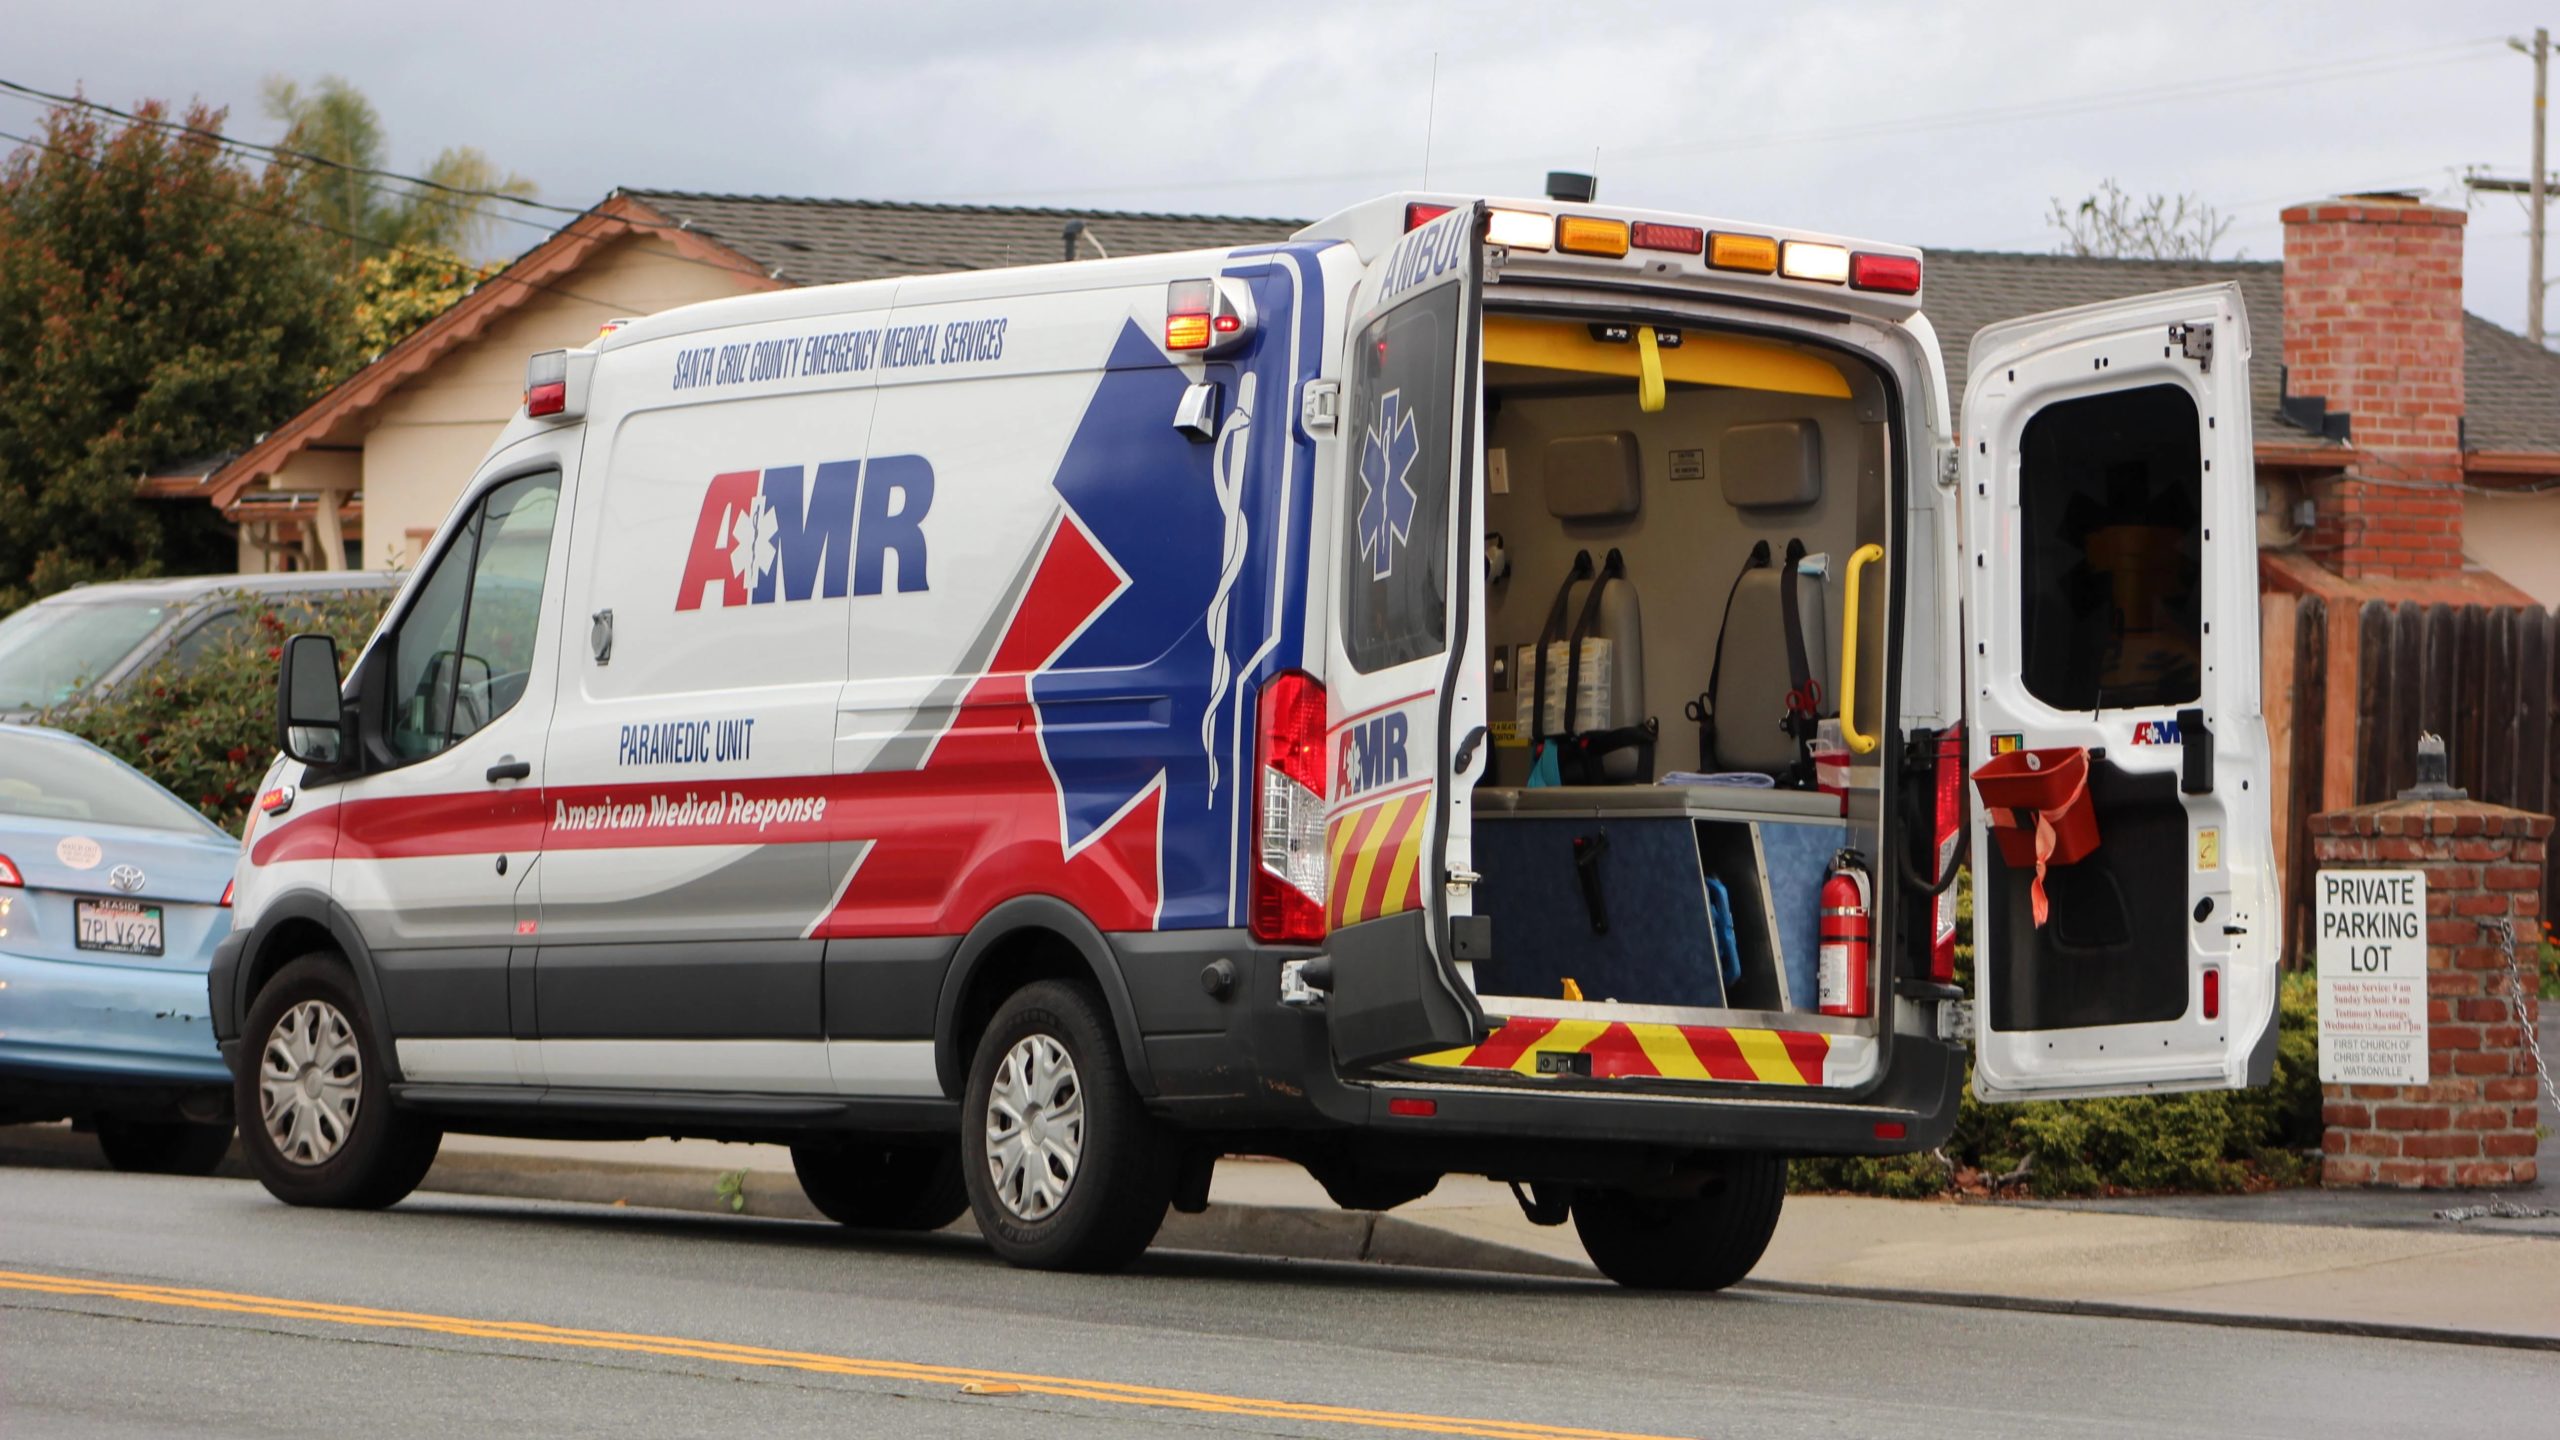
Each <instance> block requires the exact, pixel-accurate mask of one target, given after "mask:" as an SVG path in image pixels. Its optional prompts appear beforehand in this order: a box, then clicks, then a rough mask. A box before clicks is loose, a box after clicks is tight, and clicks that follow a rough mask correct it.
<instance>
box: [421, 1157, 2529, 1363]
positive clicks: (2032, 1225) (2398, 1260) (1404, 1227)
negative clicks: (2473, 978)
mask: <svg viewBox="0 0 2560 1440" xmlns="http://www.w3.org/2000/svg"><path fill="white" fill-rule="evenodd" d="M731 1171H739V1172H744V1173H743V1182H744V1183H743V1188H742V1193H743V1195H744V1197H745V1200H746V1211H745V1213H748V1214H754V1215H771V1216H777V1217H798V1218H815V1217H816V1212H815V1211H814V1210H812V1209H811V1208H810V1207H809V1204H808V1202H807V1201H806V1200H805V1199H804V1198H802V1196H801V1194H800V1191H799V1187H798V1184H797V1182H795V1181H794V1180H793V1178H792V1175H791V1158H790V1154H789V1152H788V1151H785V1150H783V1149H781V1148H779V1147H775V1146H766V1145H725V1144H719V1143H716V1142H712V1141H698V1140H691V1141H673V1140H653V1141H641V1142H635V1143H630V1144H595V1145H583V1146H581V1145H564V1144H554V1143H549V1142H542V1141H520V1140H499V1139H489V1138H483V1137H474V1136H455V1137H452V1138H450V1139H448V1140H447V1141H446V1142H445V1150H444V1153H443V1157H442V1158H441V1159H439V1161H438V1162H437V1165H436V1169H435V1171H434V1173H432V1174H431V1175H429V1176H428V1179H427V1184H428V1186H429V1188H432V1189H440V1190H451V1191H459V1192H467V1193H473V1194H499V1195H514V1196H522V1197H526V1198H548V1199H576V1200H587V1201H594V1202H599V1203H605V1204H617V1203H619V1204H631V1205H649V1206H660V1207H670V1208H678V1209H693V1210H711V1211H719V1210H725V1209H727V1208H728V1204H727V1202H726V1201H725V1200H724V1199H723V1198H722V1197H721V1196H720V1194H719V1177H720V1176H721V1174H722V1173H724V1172H731ZM2431 1198H2432V1199H2433V1200H2434V1202H2435V1203H2436V1204H2438V1205H2451V1204H2462V1203H2469V1202H2470V1201H2471V1200H2473V1199H2474V1198H2475V1197H2470V1196H2437V1197H2431ZM953 1228H954V1229H955V1230H958V1231H967V1230H969V1229H970V1228H971V1226H970V1222H969V1221H967V1220H966V1219H963V1220H962V1221H960V1222H959V1224H958V1225H956V1226H954V1227H953ZM1157 1243H1158V1244H1159V1245H1161V1246H1165V1247H1169V1248H1175V1249H1188V1250H1204V1251H1214V1252H1220V1253H1228V1254H1249V1255H1263V1256H1274V1257H1279V1258H1286V1259H1302V1260H1358V1261H1368V1262H1373V1263H1383V1264H1401V1265H1426V1266H1437V1267H1442V1268H1453V1269H1468V1270H1484V1271H1495V1272H1503V1273H1511V1274H1519V1275H1539V1276H1563V1277H1583V1278H1593V1279H1596V1278H1597V1274H1596V1272H1595V1271H1593V1270H1592V1268H1591V1266H1590V1264H1589V1262H1588V1261H1587V1260H1585V1259H1584V1258H1583V1254H1582V1246H1581V1243H1580V1241H1579V1240H1577V1239H1576V1238H1575V1235H1574V1232H1573V1229H1572V1227H1571V1226H1570V1225H1567V1226H1562V1227H1557V1228H1552V1229H1549V1228H1541V1227H1539V1226H1535V1225H1532V1224H1530V1223H1529V1222H1528V1221H1527V1220H1526V1219H1525V1218H1524V1217H1523V1216H1522V1215H1521V1213H1520V1208H1519V1206H1518V1205H1517V1204H1516V1203H1515V1202H1514V1201H1513V1200H1512V1198H1511V1193H1510V1190H1509V1189H1508V1187H1505V1186H1501V1185H1496V1184H1493V1183H1491V1182H1488V1181H1484V1180H1479V1179H1474V1178H1472V1177H1463V1176H1452V1177H1450V1178H1448V1179H1446V1180H1443V1181H1442V1182H1441V1183H1440V1186H1439V1188H1438V1189H1436V1190H1434V1191H1433V1192H1432V1193H1431V1194H1429V1195H1427V1196H1424V1197H1423V1198H1422V1199H1420V1200H1416V1201H1414V1202H1412V1203H1410V1204H1407V1205H1404V1206H1401V1207H1399V1208H1397V1209H1396V1210H1394V1211H1392V1212H1389V1213H1386V1214H1378V1213H1374V1212H1365V1211H1344V1210H1341V1209H1339V1208H1337V1207H1336V1206H1335V1205H1334V1204H1333V1202H1332V1201H1331V1200H1330V1199H1329V1198H1327V1197H1326V1195H1325V1193H1324V1191H1323V1189H1322V1188H1321V1187H1319V1186H1318V1185H1317V1184H1316V1183H1315V1182H1314V1180H1312V1179H1311V1178H1309V1177H1308V1176H1307V1174H1306V1173H1305V1172H1304V1171H1302V1170H1300V1169H1298V1168H1297V1167H1296V1166H1294V1165H1288V1164H1282V1163H1278V1162H1272V1161H1255V1160H1228V1161H1224V1162H1222V1163H1221V1164H1220V1165H1219V1167H1218V1172H1217V1178H1216V1181H1215V1183H1214V1184H1213V1185H1212V1186H1211V1188H1210V1207H1209V1209H1208V1210H1207V1211H1206V1212H1205V1213H1203V1214H1200V1215H1173V1216H1170V1217H1168V1218H1167V1220H1166V1223H1165V1228H1164V1231H1163V1233H1162V1235H1161V1236H1160V1237H1159V1239H1158V1240H1157ZM1750 1283H1751V1284H1753V1285H1757V1286H1761V1287H1764V1288H1784V1289H1805V1290H1813V1291H1820V1292H1825V1293H1845V1294H1857V1295H1871V1296H1875V1297H1877V1298H1895V1299H1906V1300H1909V1299H1919V1300H1928V1301H1932V1302H1937V1303H1957V1304H1989V1305H2001V1306H2008V1307H2012V1308H2031V1309H2051V1310H2060V1311H2071V1310H2081V1311H2089V1312H2093V1313H2110V1314H2153V1313H2158V1314H2161V1315H2162V1316H2163V1317H2164V1318H2172V1317H2175V1318H2189V1319H2197V1320H2208V1321H2215V1322H2223V1323H2251V1324H2265V1323H2273V1324H2281V1325H2287V1326H2294V1327H2305V1328H2319V1329H2344V1330H2356V1331H2371V1332H2373V1333H2381V1334H2399V1333H2414V1332H2439V1333H2438V1334H2437V1335H2436V1336H2435V1338H2446V1339H2459V1338H2469V1339H2475V1340H2480V1341H2483V1342H2488V1343H2498V1342H2500V1341H2503V1343H2525V1344H2532V1345H2536V1346H2541V1347H2549V1348H2560V1240H2555V1239H2552V1238H2548V1237H2545V1236H2540V1235H2536V1234H2533V1233H2529V1232H2514V1231H2508V1232H2499V1231H2495V1230H2491V1229H2487V1228H2483V1227H2482V1226H2479V1225H2473V1226H2454V1225H2450V1224H2440V1226H2439V1228H2438V1229H2436V1230H2432V1231H2421V1230H2415V1229H2410V1228H2406V1227H2405V1226H2394V1227H2389V1228H2378V1227H2369V1226H2354V1225H2340V1224H2307V1225H2306V1224H2283V1223H2265V1222H2260V1221H2256V1220H2251V1219H2237V1220H2235V1219H2213V1218H2202V1217H2190V1216H2170V1215H2128V1214H2121V1213H2113V1212H2106V1211H2094V1210H2081V1209H2065V1208H2059V1207H2045V1206H2031V1205H2015V1204H1991V1203H1956V1202H1942V1201H1905V1200H1877V1199H1868V1198H1863V1197H1857V1196H1840V1195H1797V1196H1791V1197H1789V1198H1788V1201H1787V1208H1786V1213H1785V1217H1784V1218H1783V1219H1782V1220H1781V1221H1780V1223H1779V1226H1778V1233H1777V1237H1776V1239H1775V1240H1774V1241H1773V1242H1772V1243H1771V1245H1770V1249H1769V1253H1768V1255H1767V1257H1766V1258H1764V1259H1763V1260H1762V1261H1761V1263H1760V1266H1759V1268H1758V1269H1757V1270H1755V1271H1754V1272H1753V1273H1752V1279H1751V1282H1750Z"/></svg>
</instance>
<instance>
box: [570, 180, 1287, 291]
mask: <svg viewBox="0 0 2560 1440" xmlns="http://www.w3.org/2000/svg"><path fill="white" fill-rule="evenodd" d="M620 193H622V194H624V195H628V196H630V197H631V198H632V199H634V200H637V201H639V202H640V203H641V204H643V205H646V206H648V207H649V208H650V209H652V210H654V211H657V212H658V213H659V214H661V215H665V216H667V217H669V218H670V219H672V220H674V221H676V222H677V223H679V224H681V225H683V226H685V227H686V228H687V229H688V230H690V231H691V232H693V233H694V234H697V235H702V236H706V237H708V238H710V239H712V240H715V241H717V242H718V243H720V244H721V245H724V246H726V247H728V248H729V249H731V250H734V251H736V252H737V253H739V254H741V255H744V256H746V257H747V258H749V259H751V260H753V261H755V262H756V263H757V264H758V265H761V266H763V267H764V268H765V270H766V272H767V273H769V274H772V275H774V276H775V278H777V279H779V280H781V281H782V282H783V283H785V284H789V285H828V284H834V283H836V282H838V281H844V280H877V279H880V278H881V277H883V276H890V275H929V274H938V273H940V272H943V271H947V270H986V269H993V268H995V267H998V266H1004V265H1040V264H1046V263H1048V262H1050V261H1054V260H1063V259H1066V258H1067V252H1066V239H1065V231H1066V227H1067V226H1068V224H1069V223H1070V222H1075V221H1081V222H1083V224H1084V227H1085V230H1084V233H1085V234H1086V235H1087V236H1088V237H1090V240H1091V241H1094V242H1099V243H1100V245H1101V247H1102V249H1103V250H1104V251H1106V252H1108V253H1109V254H1112V255H1144V254H1154V253H1159V252H1162V251H1167V250H1198V249H1205V248H1208V247H1210V246H1217V245H1250V244H1254V243H1256V242H1261V241H1274V240H1285V239H1287V238H1288V237H1289V235H1290V234H1291V232H1293V231H1295V230H1297V229H1298V228H1299V227H1300V226H1301V225H1303V224H1305V223H1306V222H1304V221H1302V220H1272V219H1257V218H1252V217H1247V216H1239V215H1159V214H1143V213H1128V212H1122V211H1111V210H1057V209H1041V208H1028V207H1021V206H1006V205H909V204H898V203H893V202H890V201H883V200H811V199H800V198H794V197H788V196H776V195H703V194H697V193H694V192H691V191H684V190H625V191H622V192H620ZM1078 253H1079V254H1080V255H1081V256H1083V257H1085V258H1091V257H1092V256H1093V255H1094V253H1095V251H1094V249H1093V245H1092V244H1091V243H1087V244H1085V245H1084V247H1083V248H1082V249H1081V250H1080V251H1079V252H1078Z"/></svg>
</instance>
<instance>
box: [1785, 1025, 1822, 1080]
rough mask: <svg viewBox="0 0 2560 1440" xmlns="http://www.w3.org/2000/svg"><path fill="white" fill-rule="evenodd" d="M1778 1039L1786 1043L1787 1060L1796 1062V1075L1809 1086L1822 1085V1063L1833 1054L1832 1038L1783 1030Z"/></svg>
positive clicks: (1805, 1032) (1799, 1031)
mask: <svg viewBox="0 0 2560 1440" xmlns="http://www.w3.org/2000/svg"><path fill="white" fill-rule="evenodd" d="M1778 1038H1779V1039H1780V1040H1783V1041H1785V1042H1786V1046H1787V1058H1788V1059H1790V1060H1793V1061H1794V1062H1796V1073H1797V1074H1799V1075H1802V1076H1803V1077H1804V1083H1806V1084H1807V1085H1819V1084H1821V1083H1822V1062H1823V1060H1824V1059H1825V1057H1827V1056H1829V1055H1830V1053H1831V1037H1830V1036H1828V1035H1823V1034H1818V1033H1815V1032H1812V1031H1807V1030H1781V1031H1779V1032H1778Z"/></svg>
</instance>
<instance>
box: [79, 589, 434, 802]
mask: <svg viewBox="0 0 2560 1440" xmlns="http://www.w3.org/2000/svg"><path fill="white" fill-rule="evenodd" d="M390 599H391V592H390V591H388V590H373V591H358V592H355V593H353V594H347V595H331V596H326V597H321V598H307V597H301V596H293V597H261V596H257V595H252V594H248V593H242V594H240V595H238V596H235V597H234V600H235V601H236V603H237V604H238V605H239V607H240V608H239V610H238V612H237V614H238V616H239V618H238V620H237V621H225V622H217V623H218V624H221V625H222V627H223V629H222V631H221V634H220V638H218V639H216V640H215V641H213V642H212V644H211V645H210V646H209V647H207V648H205V649H204V650H202V651H200V652H199V653H198V654H197V656H196V657H195V659H194V661H193V663H192V664H190V665H189V666H187V667H186V668H185V669H183V670H181V669H180V668H179V667H178V666H176V665H175V664H172V663H169V662H165V661H164V662H163V663H162V664H160V665H159V666H157V667H154V668H153V669H151V670H148V671H145V672H143V673H142V674H139V675H135V676H132V677H130V678H128V679H127V680H126V681H125V682H124V683H123V684H121V685H119V686H117V687H116V688H115V690H114V691H113V692H111V693H109V694H107V695H105V696H103V697H101V698H98V699H94V700H83V701H74V702H73V703H71V704H69V705H66V706H62V707H60V708H58V709H56V710H54V711H51V712H49V713H47V714H45V715H44V716H42V717H40V719H41V723H44V724H47V725H56V726H60V727H61V728H62V729H65V730H68V731H70V732H72V733H73V734H75V735H80V736H84V737H86V738H87V739H88V740H90V741H91V742H93V743H95V744H96V745H98V746H99V747H100V748H102V749H105V750H107V751H108V752H109V753H111V754H113V755H115V756H117V757H118V758H120V759H122V760H123V761H125V763H127V764H129V765H131V766H133V767H134V768H135V769H137V770H140V771H141V772H142V773H143V774H145V775H148V776H150V777H151V778H152V779H154V780H157V781H159V782H160V783H161V784H163V785H166V786H168V787H169V789H170V791H171V792H172V793H174V794H176V795H177V797H178V798H179V799H181V800H184V801H186V802H187V803H188V804H191V805H193V806H195V807H196V808H197V809H199V810H201V811H203V812H204V814H205V815H206V817H207V818H209V819H211V820H212V821H213V822H214V823H216V824H218V825H221V826H222V827H224V828H225V829H228V830H230V831H231V832H232V833H233V834H238V833H239V832H240V829H241V821H242V820H243V819H244V818H246V816H247V814H248V810H249V802H250V800H251V799H253V798H254V797H255V795H256V790H257V785H258V781H259V779H260V777H262V776H263V775H265V773H266V769H267V762H268V761H270V760H272V759H273V758H274V757H275V748H276V661H277V659H278V658H279V657H280V655H281V654H282V650H283V646H284V641H285V637H286V636H288V635H297V634H301V633H304V632H306V631H316V632H319V633H322V634H326V635H329V636H331V637H332V638H334V639H335V640H336V641H337V642H338V654H339V656H340V657H341V660H342V663H351V662H352V661H353V660H354V658H355V655H356V652H357V651H358V650H359V649H361V648H363V645H364V642H365V638H366V637H367V636H369V635H370V634H372V633H373V627H374V625H375V623H376V622H377V621H379V620H380V619H381V618H382V611H383V607H384V606H385V605H386V604H388V603H389V602H390Z"/></svg>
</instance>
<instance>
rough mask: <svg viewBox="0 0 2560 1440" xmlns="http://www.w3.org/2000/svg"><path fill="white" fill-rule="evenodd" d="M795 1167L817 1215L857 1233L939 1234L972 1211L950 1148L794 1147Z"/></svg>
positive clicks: (957, 1157) (957, 1159)
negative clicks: (901, 1232) (922, 1231)
mask: <svg viewBox="0 0 2560 1440" xmlns="http://www.w3.org/2000/svg"><path fill="white" fill-rule="evenodd" d="M791 1168H792V1170H793V1171H794V1172H795V1173H797V1174H798V1175H799V1177H800V1189H801V1192H802V1193H803V1194H805V1195H807V1196H808V1197H809V1203H810V1204H812V1205H815V1206H817V1207H818V1213H819V1214H821V1215H824V1216H826V1217H827V1218H828V1219H830V1220H833V1221H835V1222H836V1223H837V1224H839V1225H850V1226H852V1227H854V1228H855V1229H857V1230H939V1229H941V1228H942V1227H943V1226H945V1225H948V1224H950V1223H951V1222H952V1221H954V1220H957V1219H959V1218H960V1216H961V1215H962V1214H963V1213H964V1212H966V1211H967V1210H968V1208H969V1191H968V1187H967V1186H965V1185H963V1184H961V1182H960V1152H959V1151H958V1150H957V1149H955V1148H954V1147H952V1146H949V1145H866V1144H860V1143H856V1144H852V1145H794V1146H792V1147H791Z"/></svg>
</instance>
